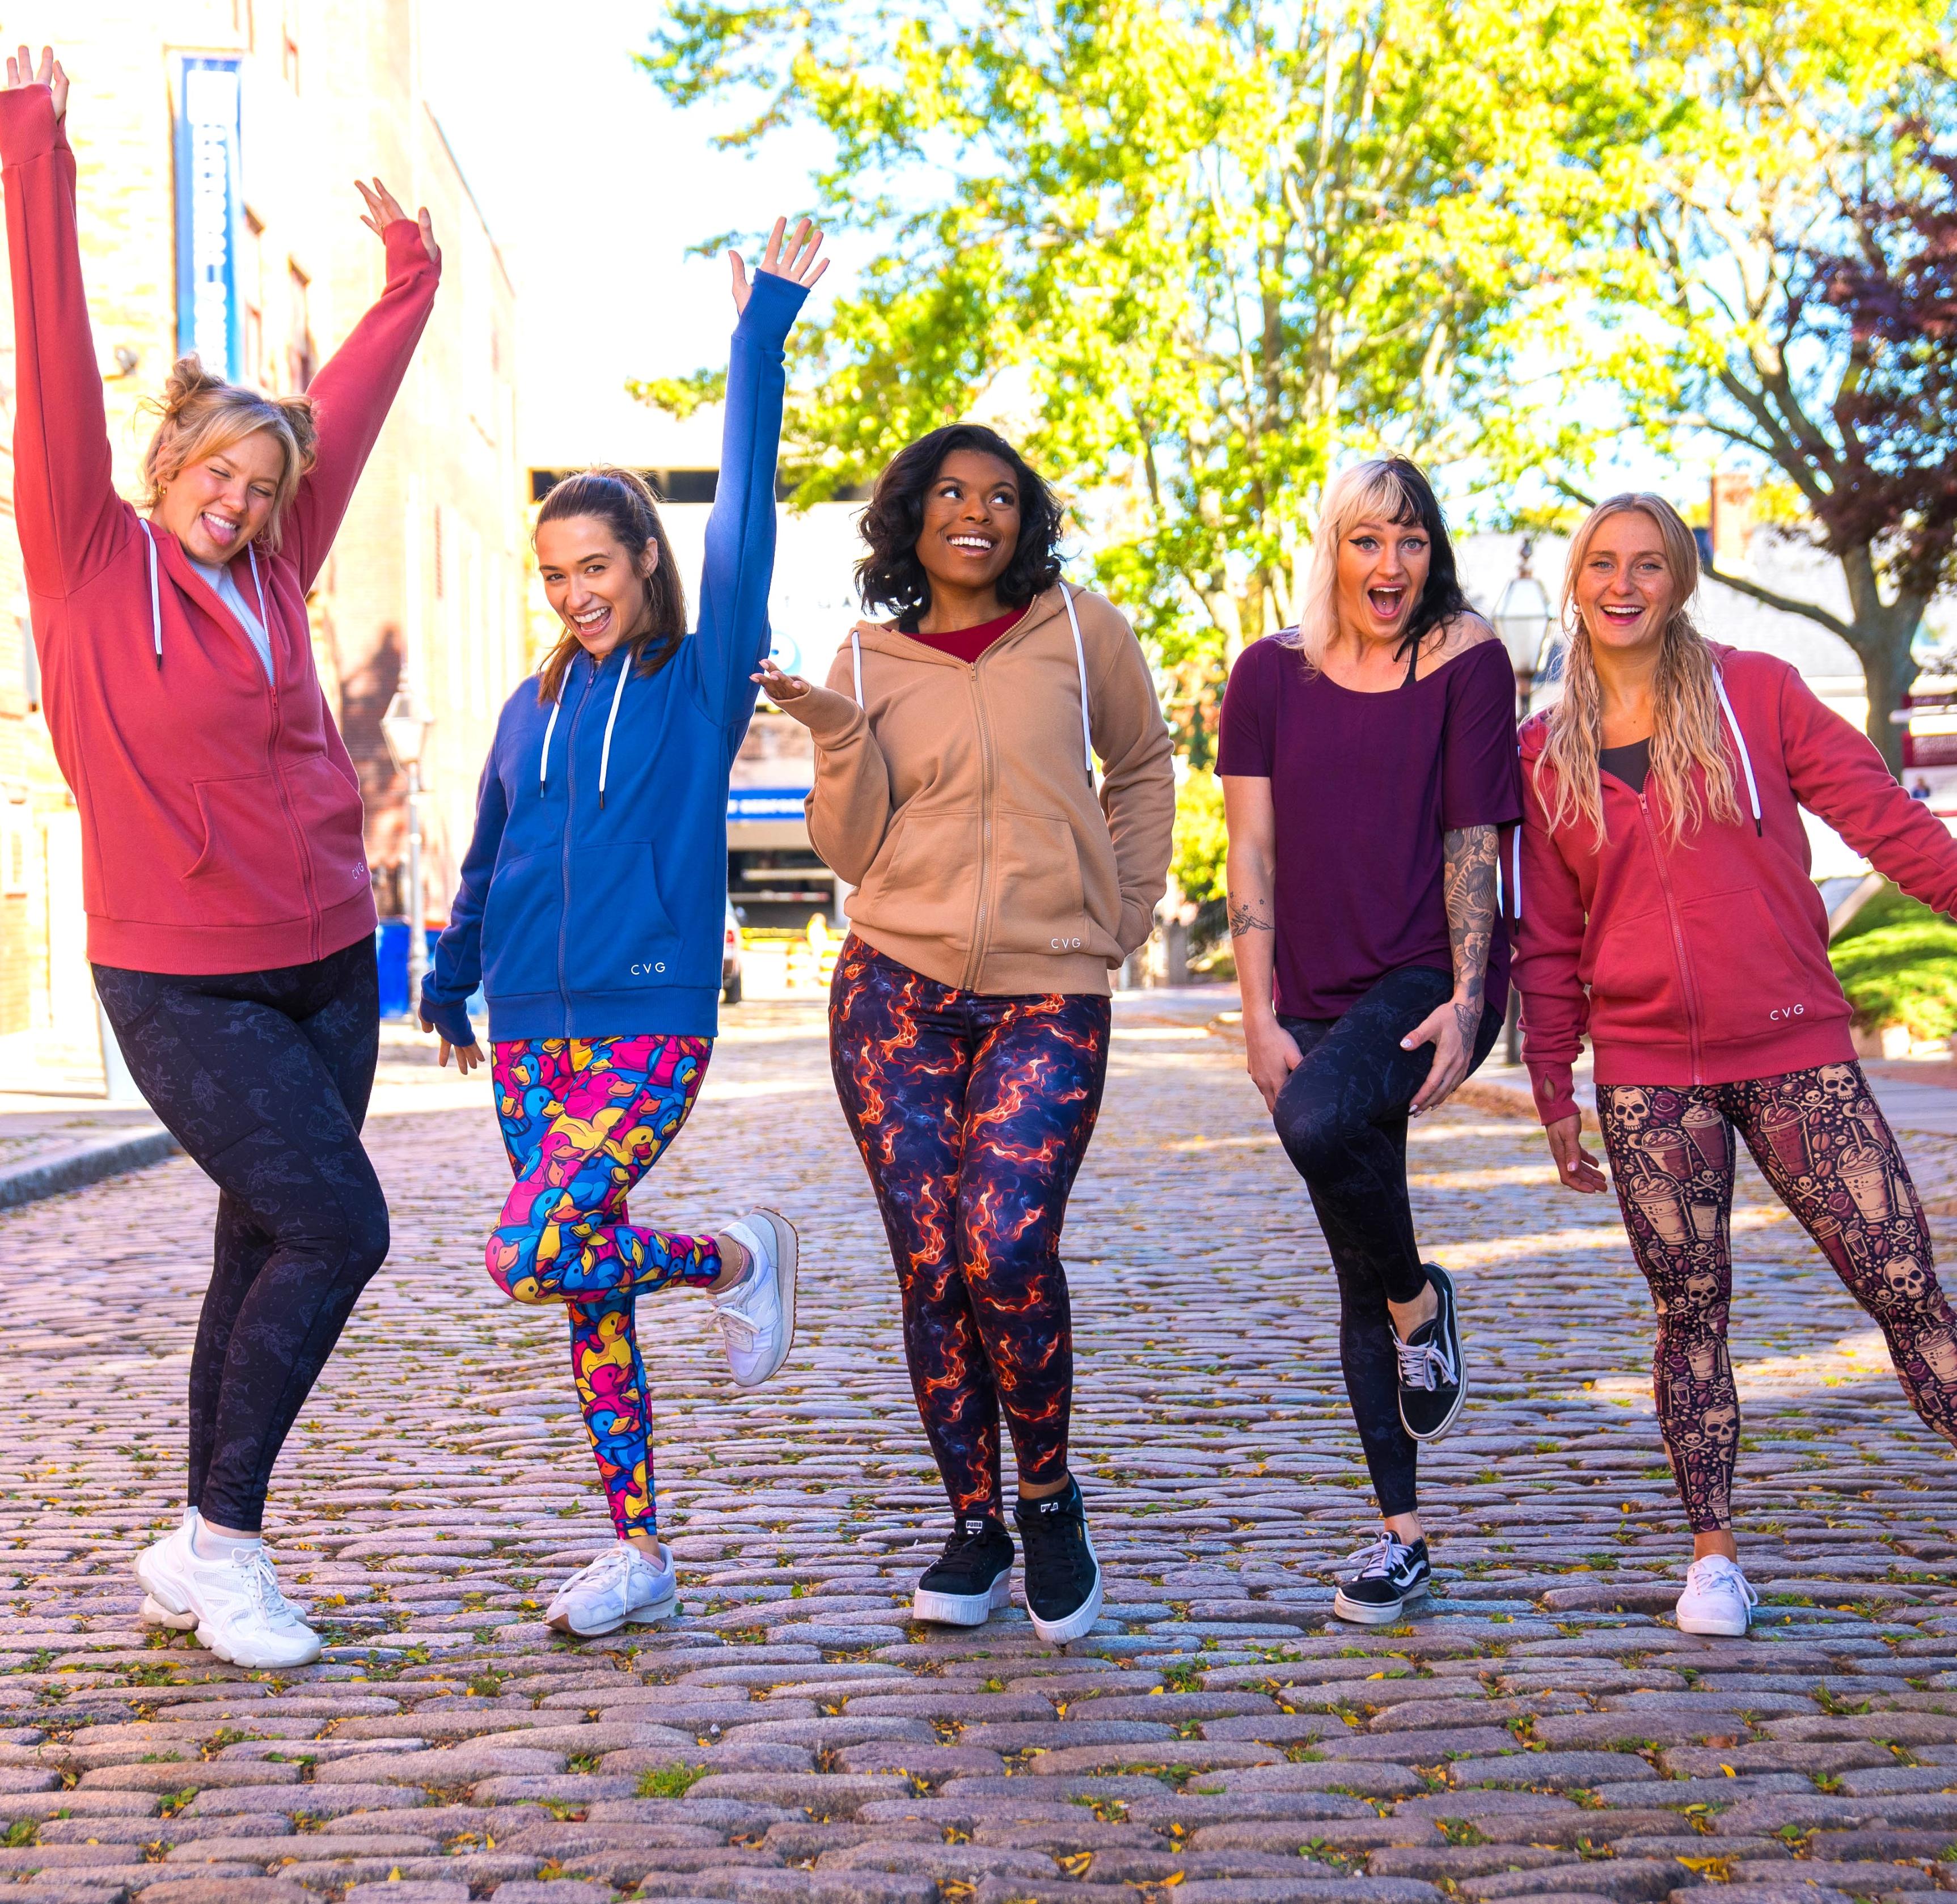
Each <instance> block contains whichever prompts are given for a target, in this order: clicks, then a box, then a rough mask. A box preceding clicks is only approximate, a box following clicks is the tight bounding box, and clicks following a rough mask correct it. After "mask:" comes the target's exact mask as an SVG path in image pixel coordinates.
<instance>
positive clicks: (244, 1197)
mask: <svg viewBox="0 0 1957 1904" xmlns="http://www.w3.org/2000/svg"><path fill="white" fill-rule="evenodd" d="M95 989H96V993H97V994H98V995H99V996H100V998H101V1000H102V1009H103V1011H105V1012H107V1013H108V1015H109V1023H110V1024H111V1025H113V1026H114V1027H115V1042H116V1043H117V1044H119V1045H120V1046H121V1047H122V1056H123V1057H124V1058H125V1059H126V1060H127V1061H128V1066H129V1075H130V1076H131V1077H132V1078H134V1080H135V1081H136V1088H137V1089H138V1090H139V1091H141V1092H142V1094H143V1095H144V1097H147V1099H148V1100H150V1108H151V1109H152V1110H154V1111H155V1112H156V1115H157V1116H159V1117H160V1118H161V1119H163V1123H165V1124H166V1126H169V1130H170V1132H171V1133H172V1135H174V1136H175V1138H176V1140H177V1141H178V1142H179V1143H180V1144H181V1145H182V1146H183V1147H184V1148H185V1150H186V1151H188V1152H189V1153H190V1154H191V1156H192V1157H194V1158H195V1160H197V1162H198V1165H199V1166H200V1167H201V1169H202V1170H203V1171H204V1175H205V1176H207V1177H209V1178H210V1179H211V1180H212V1181H213V1183H215V1184H216V1185H217V1188H218V1192H219V1195H218V1198H217V1236H216V1239H215V1242H216V1247H215V1249H214V1250H213V1260H212V1264H211V1272H210V1287H209V1288H208V1289H207V1290H206V1291H205V1292H204V1312H203V1314H202V1315H200V1316H199V1317H198V1324H197V1345H196V1347H194V1349H193V1350H191V1361H190V1485H189V1489H188V1499H189V1501H190V1504H191V1506H192V1507H194V1508H201V1510H202V1511H203V1513H204V1518H205V1519H206V1520H214V1521H216V1522H217V1524H218V1525H219V1526H220V1527H234V1528H236V1529H238V1530H240V1531H241V1532H244V1533H256V1532H257V1531H258V1525H259V1522H260V1520H261V1517H262V1516H263V1515H264V1511H265V1490H266V1488H267V1485H268V1484H269V1483H270V1480H271V1478H272V1464H273V1462H275V1461H276V1460H277V1459H278V1458H279V1451H280V1448H283V1446H284V1445H285V1440H286V1434H287V1432H289V1429H291V1427H292V1422H293V1421H294V1420H295V1419H296V1418H297V1416H298V1414H299V1409H300V1407H301V1405H302V1404H303V1403H304V1402H305V1398H306V1397H307V1396H308V1394H311V1391H312V1385H313V1384H314V1382H315V1381H317V1380H318V1378H319V1372H320V1370H321V1369H322V1368H324V1366H326V1359H327V1356H330V1354H331V1353H333V1346H334V1344H335V1343H336V1342H337V1341H338V1340H340V1331H341V1329H342V1328H344V1327H345V1326H346V1318H347V1317H348V1316H349V1315H350V1314H351V1313H352V1312H353V1305H354V1302H355V1300H356V1298H357V1297H358V1296H359V1293H360V1292H361V1291H362V1290H363V1289H365V1287H366V1286H367V1284H368V1280H369V1279H370V1278H371V1277H372V1275H373V1274H374V1272H375V1271H376V1270H377V1269H378V1268H380V1267H381V1263H382V1262H383V1261H384V1260H385V1259H386V1257H387V1200H386V1198H384V1197H383V1196H382V1195H381V1185H380V1180H379V1179H378V1178H377V1177H376V1176H375V1174H374V1167H373V1165H372V1164H370V1163H369V1162H368V1160H367V1153H366V1151H365V1150H364V1149H363V1148H362V1146H361V1142H360V1126H361V1123H362V1120H363V1119H365V1116H366V1115H367V1097H368V1093H369V1092H370V1091H371V1090H372V1089H373V1086H374V1065H375V1059H376V1058H377V1056H378V1055H379V1050H380V1038H381V1010H380V990H379V982H378V977H377V974H376V972H375V963H374V941H373V940H372V939H371V938H362V939H357V940H356V942H355V943H353V944H352V945H350V946H347V947H346V948H345V949H344V950H343V951H340V952H330V953H328V954H327V956H326V957H325V958H317V959H315V960H314V961H312V962H311V964H310V965H284V966H280V967H279V968H277V969H276V970H273V971H263V972H232V973H227V974H223V975H220V976H214V977H180V976H178V975H175V974H170V973H164V972H134V971H123V970H122V969H120V968H117V967H115V966H111V965H97V966H96V968H95Z"/></svg>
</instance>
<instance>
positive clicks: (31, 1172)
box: [0, 1124, 180, 1210]
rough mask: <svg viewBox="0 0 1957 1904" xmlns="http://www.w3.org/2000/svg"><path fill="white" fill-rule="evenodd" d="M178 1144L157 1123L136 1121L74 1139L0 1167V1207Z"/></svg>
mask: <svg viewBox="0 0 1957 1904" xmlns="http://www.w3.org/2000/svg"><path fill="white" fill-rule="evenodd" d="M179 1148H180V1146H179V1145H178V1142H177V1140H176V1139H175V1138H174V1137H172V1135H170V1134H169V1132H168V1131H166V1130H165V1129H163V1126H161V1125H160V1124H149V1125H142V1126H138V1128H137V1129H134V1130H133V1131H131V1132H127V1133H126V1134H124V1135H118V1136H115V1137H107V1138H96V1140H94V1141H92V1142H90V1143H87V1144H77V1145H74V1146H73V1147H72V1148H70V1149H68V1150H65V1151H56V1152H55V1154H53V1155H52V1157H42V1158H41V1159H40V1160H38V1161H37V1162H35V1163H32V1164H22V1165H21V1166H20V1167H19V1168H18V1169H17V1170H0V1210H16V1209H18V1208H20V1207H21V1205H22V1204H24V1203H36V1202H38V1201H40V1199H41V1198H43V1197H55V1196H59V1195H61V1194H62V1192H64V1191H66V1190H79V1189H84V1188H85V1187H86V1186H87V1185H89V1184H91V1183H100V1182H101V1181H102V1179H103V1178H104V1177H111V1176H121V1175H122V1173H123V1172H124V1171H125V1170H141V1169H143V1168H144V1167H145V1166H146V1165H147V1164H160V1163H161V1162H162V1161H163V1159H164V1158H165V1157H174V1156H175V1154H177V1151H178V1150H179Z"/></svg>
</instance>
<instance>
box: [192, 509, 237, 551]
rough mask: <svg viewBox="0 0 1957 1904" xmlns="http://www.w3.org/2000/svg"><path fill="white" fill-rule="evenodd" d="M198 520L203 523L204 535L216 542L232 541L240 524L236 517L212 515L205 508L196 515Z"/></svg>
mask: <svg viewBox="0 0 1957 1904" xmlns="http://www.w3.org/2000/svg"><path fill="white" fill-rule="evenodd" d="M198 521H199V522H201V523H203V525H204V533H205V535H208V536H209V537H210V539H211V540H212V541H213V542H218V543H224V542H230V541H232V539H233V538H235V537H236V535H237V533H238V532H239V529H240V528H241V527H242V524H241V523H239V520H238V519H237V518H236V517H235V516H218V515H214V514H213V513H212V512H211V511H210V510H204V513H202V514H201V515H200V516H198Z"/></svg>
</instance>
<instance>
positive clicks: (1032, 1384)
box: [829, 937, 1110, 1515]
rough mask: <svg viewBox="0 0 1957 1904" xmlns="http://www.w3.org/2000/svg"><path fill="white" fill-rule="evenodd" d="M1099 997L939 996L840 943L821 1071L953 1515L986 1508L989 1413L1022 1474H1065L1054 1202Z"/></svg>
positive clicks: (1082, 1127)
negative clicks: (873, 1214) (869, 1208)
mask: <svg viewBox="0 0 1957 1904" xmlns="http://www.w3.org/2000/svg"><path fill="white" fill-rule="evenodd" d="M1109 1023H1110V1007H1109V1005H1108V1000H1107V999H1105V998H1095V997H1091V996H1083V995H1078V994H1073V995H1062V994H1061V993H1048V994H1045V995H1043V996H1028V997H1012V998H994V997H987V996H982V995H981V994H979V993H976V992H966V991H960V990H955V989H954V988H953V987H950V986H948V985H941V984H937V981H936V980H933V979H928V978H926V977H923V976H922V974H919V973H917V972H914V971H911V970H910V969H909V968H908V967H906V966H903V965H899V964H898V963H897V962H896V960H895V959H893V958H885V957H884V955H883V954H882V953H881V952H876V951H874V950H872V949H871V947H869V946H866V945H865V943H863V941H862V939H857V938H854V937H852V939H849V942H848V943H847V944H846V945H845V946H844V947H843V952H842V955H841V956H840V957H839V958H838V959H837V961H836V977H835V979H834V981H833V984H832V985H831V987H830V1002H829V1026H830V1064H831V1066H832V1067H833V1069H834V1072H835V1075H836V1093H837V1094H838V1095H839V1097H841V1099H842V1100H843V1115H844V1116H846V1117H847V1118H848V1119H849V1128H850V1129H851V1131H852V1132H854V1134H855V1138H856V1143H857V1147H858V1149H860V1150H861V1151H862V1153H863V1161H864V1164H865V1167H867V1168H868V1170H869V1173H870V1182H871V1186H872V1187H873V1188H874V1189H875V1192H876V1195H877V1207H878V1208H879V1209H880V1210H881V1211H882V1212H883V1217H884V1230H885V1232H886V1233H887V1235H888V1236H889V1237H890V1254H891V1256H892V1258H893V1259H894V1261H895V1262H896V1271H897V1283H898V1287H899V1290H900V1291H901V1292H902V1294H903V1306H904V1355H905V1359H906V1361H907V1362H909V1365H910V1375H911V1388H912V1391H913V1392H914V1393H915V1395H916V1397H917V1404H918V1413H919V1414H920V1415H921V1416H923V1418H924V1429H925V1434H926V1435H927V1436H928V1437H929V1438H930V1441H931V1453H932V1454H933V1455H934V1456H935V1457H936V1458H937V1467H938V1472H939V1473H941V1474H942V1475H943V1476H944V1486H945V1492H947V1494H949V1495H950V1497H951V1505H952V1510H953V1512H954V1513H956V1514H961V1515H963V1514H997V1513H998V1512H999V1511H1000V1510H1001V1499H1002V1496H1001V1485H1000V1473H999V1415H1000V1411H1001V1408H1002V1407H1003V1409H1004V1412H1005V1417H1006V1423H1007V1427H1008V1429H1010V1432H1011V1434H1012V1438H1013V1457H1014V1458H1015V1460H1016V1462H1017V1464H1018V1466H1019V1471H1020V1479H1021V1480H1022V1481H1030V1482H1033V1483H1034V1484H1035V1486H1037V1485H1039V1484H1040V1483H1042V1482H1048V1481H1057V1480H1058V1479H1061V1476H1064V1474H1065V1473H1066V1472H1067V1417H1068V1412H1069V1409H1070V1405H1071V1403H1072V1399H1073V1333H1072V1328H1071V1323H1070V1318H1069V1314H1068V1309H1067V1276H1066V1272H1065V1271H1064V1270H1063V1269H1062V1268H1061V1261H1060V1232H1061V1224H1062V1223H1063V1222H1064V1220H1065V1218H1066V1215H1067V1193H1068V1192H1069V1191H1070V1190H1071V1189H1072V1188H1073V1177H1074V1173H1075V1172H1076V1171H1077V1170H1079V1169H1080V1160H1081V1159H1082V1157H1084V1156H1085V1155H1086V1152H1087V1145H1088V1140H1089V1138H1091V1137H1092V1135H1093V1134H1094V1121H1095V1118H1096V1116H1098V1115H1099V1112H1100V1108H1101V1087H1102V1081H1103V1080H1104V1079H1105V1076H1106V1075H1107V1069H1108V1027H1109Z"/></svg>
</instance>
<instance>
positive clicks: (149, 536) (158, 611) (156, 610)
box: [138, 517, 163, 668]
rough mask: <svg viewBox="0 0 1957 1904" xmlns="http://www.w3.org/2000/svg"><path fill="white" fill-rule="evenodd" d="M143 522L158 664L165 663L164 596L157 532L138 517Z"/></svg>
mask: <svg viewBox="0 0 1957 1904" xmlns="http://www.w3.org/2000/svg"><path fill="white" fill-rule="evenodd" d="M138 520H139V521H141V522H142V524H143V535H144V539H145V540H146V541H147V542H148V543H149V545H150V633H151V634H153V636H155V637H156V665H157V667H158V668H161V667H162V666H163V596H162V595H161V594H160V593H159V592H158V591H157V588H156V531H155V530H154V529H152V528H151V527H150V525H149V523H148V520H147V519H146V518H142V517H139V518H138Z"/></svg>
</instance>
